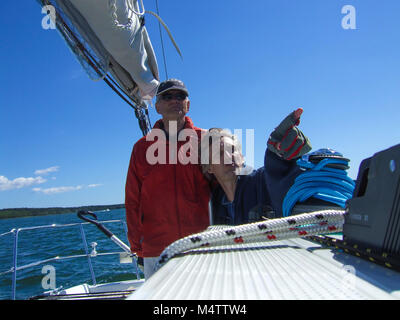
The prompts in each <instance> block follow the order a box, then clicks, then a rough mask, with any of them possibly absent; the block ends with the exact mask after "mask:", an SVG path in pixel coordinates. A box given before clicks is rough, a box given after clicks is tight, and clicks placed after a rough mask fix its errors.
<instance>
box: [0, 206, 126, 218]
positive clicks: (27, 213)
mask: <svg viewBox="0 0 400 320" xmlns="http://www.w3.org/2000/svg"><path fill="white" fill-rule="evenodd" d="M121 208H125V205H124V204H113V205H97V206H81V207H53V208H11V209H0V219H8V218H22V217H35V216H45V215H49V214H61V213H72V212H78V211H79V210H85V211H100V210H107V209H110V210H113V209H121Z"/></svg>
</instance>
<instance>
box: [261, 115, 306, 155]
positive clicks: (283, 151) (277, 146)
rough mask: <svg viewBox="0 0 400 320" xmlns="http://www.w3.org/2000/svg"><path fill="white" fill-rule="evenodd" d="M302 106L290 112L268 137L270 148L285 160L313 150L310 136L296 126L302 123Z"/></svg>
mask: <svg viewBox="0 0 400 320" xmlns="http://www.w3.org/2000/svg"><path fill="white" fill-rule="evenodd" d="M302 113H303V109H302V108H298V109H297V110H295V111H293V112H292V113H291V114H289V115H288V116H287V117H286V118H285V119H283V121H282V122H281V123H280V124H279V126H277V127H276V128H275V130H274V131H273V132H272V133H271V135H270V137H269V139H268V149H269V150H271V151H272V152H274V153H276V154H277V155H278V156H280V157H282V158H284V159H285V160H292V159H296V158H298V157H301V156H302V155H304V154H306V153H307V152H309V151H310V150H311V144H310V141H309V140H308V138H307V137H306V136H305V135H304V134H303V132H301V131H300V129H298V128H297V127H296V126H298V125H299V123H300V116H301V114H302Z"/></svg>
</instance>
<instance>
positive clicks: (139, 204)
mask: <svg viewBox="0 0 400 320" xmlns="http://www.w3.org/2000/svg"><path fill="white" fill-rule="evenodd" d="M188 96H189V93H188V90H187V89H186V87H185V85H184V84H183V82H182V81H180V80H177V79H169V80H166V81H164V82H162V83H161V84H160V86H159V87H158V90H157V97H156V104H155V107H156V111H157V113H159V114H160V115H161V116H162V119H160V120H158V121H157V122H156V123H155V125H154V127H153V129H152V130H151V132H150V133H149V134H147V135H146V136H145V137H143V138H141V139H140V140H139V141H137V142H136V144H135V145H134V147H133V151H132V155H131V159H130V164H129V170H128V175H127V180H126V186H125V207H126V219H127V225H128V239H129V243H130V246H131V251H132V252H134V253H136V254H137V255H138V256H139V257H143V260H144V273H145V278H149V277H150V276H151V275H152V273H153V268H154V264H155V263H156V261H157V259H158V256H159V255H160V254H161V252H162V251H163V250H164V249H165V248H166V247H167V246H168V245H169V244H171V243H172V242H174V241H176V240H178V239H180V238H182V237H185V236H187V235H189V234H193V233H197V232H201V231H203V230H204V229H206V228H207V227H208V225H209V221H210V220H209V212H208V208H209V207H208V204H209V199H210V189H209V184H208V181H207V180H206V179H205V178H204V176H203V174H202V171H201V168H200V165H199V164H198V163H197V161H190V159H192V160H193V159H197V150H198V149H197V145H198V143H199V142H198V141H201V132H202V129H200V128H197V127H195V126H194V125H193V122H192V120H191V119H190V118H189V117H187V116H186V114H187V112H188V111H189V107H190V101H189V98H188Z"/></svg>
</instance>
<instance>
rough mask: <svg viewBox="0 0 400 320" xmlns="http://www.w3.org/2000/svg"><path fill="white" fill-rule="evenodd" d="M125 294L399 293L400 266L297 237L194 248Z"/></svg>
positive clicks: (194, 296) (311, 295)
mask: <svg viewBox="0 0 400 320" xmlns="http://www.w3.org/2000/svg"><path fill="white" fill-rule="evenodd" d="M128 299H130V300H136V299H146V300H147V299H150V300H152V299H157V300H163V299H165V300H238V299H239V300H270V299H271V300H273V299H277V300H285V299H290V300H293V299H296V300H299V299H300V300H301V299H304V300H312V299H319V300H321V299H329V300H332V299H344V300H347V299H355V300H361V299H400V272H397V271H394V270H391V269H389V268H386V267H383V266H380V265H377V264H375V263H372V262H369V261H367V260H364V259H361V258H359V257H357V256H354V255H350V254H347V253H344V252H343V250H341V249H336V248H334V247H329V246H326V245H323V244H320V243H318V242H314V241H310V240H305V239H302V238H296V239H290V240H281V241H274V242H268V243H253V244H246V245H245V244H239V245H234V246H221V247H214V248H201V249H196V250H192V251H190V252H189V253H187V254H185V255H183V256H180V257H175V258H173V259H171V260H170V261H168V262H167V263H166V264H165V265H164V266H163V267H161V268H160V269H159V270H158V271H157V272H156V273H155V274H154V275H153V276H152V277H151V278H150V279H148V280H146V282H145V283H144V284H143V285H142V286H141V287H140V288H139V289H138V290H136V291H135V292H134V293H133V294H131V295H130V296H129V297H128Z"/></svg>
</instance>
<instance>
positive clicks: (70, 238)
mask: <svg viewBox="0 0 400 320" xmlns="http://www.w3.org/2000/svg"><path fill="white" fill-rule="evenodd" d="M96 215H97V218H98V221H113V220H120V221H117V222H110V223H104V225H105V226H106V227H107V229H109V230H110V231H111V232H112V233H114V235H116V236H117V237H118V238H119V239H120V240H122V241H123V242H125V243H126V244H127V245H129V244H128V240H127V236H126V222H125V209H116V210H110V211H103V212H96ZM81 223H84V221H82V220H81V219H79V218H78V217H77V215H76V213H68V214H56V215H47V216H39V217H25V218H11V219H2V220H0V235H2V234H4V233H7V232H8V231H10V230H12V229H18V228H26V227H34V226H49V225H53V224H56V225H65V224H74V225H72V226H65V227H56V228H43V229H34V230H21V231H20V232H19V233H18V251H17V267H18V268H19V267H21V266H26V265H29V264H31V263H35V262H37V261H43V263H41V264H39V265H32V266H30V267H27V268H24V269H22V270H18V269H17V281H16V296H15V298H16V299H18V300H20V299H21V300H22V299H29V298H30V297H32V296H35V295H39V294H41V293H43V292H45V291H49V290H51V289H52V288H53V287H56V288H60V287H62V288H63V289H67V288H69V287H72V286H75V285H79V284H82V283H87V284H89V285H90V284H93V278H92V275H91V272H90V268H89V263H88V257H87V255H86V251H85V244H84V242H83V241H82V234H81V231H80V226H81ZM75 224H76V225H75ZM82 227H83V230H84V235H85V238H86V243H87V247H88V252H89V253H92V252H93V245H92V244H93V243H96V244H97V245H95V250H96V252H97V253H98V255H96V256H93V257H90V261H91V264H92V266H93V271H94V274H95V280H94V281H95V282H96V283H97V284H101V283H107V282H114V281H124V280H131V279H136V265H135V263H134V262H133V263H127V264H121V263H120V260H119V254H118V253H121V252H122V251H123V250H122V249H121V248H120V247H118V246H117V245H116V244H115V243H114V242H112V241H111V240H110V239H109V238H108V237H106V236H105V235H104V234H103V233H102V232H101V231H100V230H99V229H98V228H97V227H96V226H94V225H93V224H88V223H84V224H82ZM13 247H14V233H9V234H6V235H4V236H1V237H0V299H1V300H5V299H12V298H13V294H12V278H13V273H12V272H9V271H10V270H12V267H13V261H14V260H13V256H14V255H13ZM105 252H112V253H115V254H109V255H100V254H101V253H105ZM80 255H83V256H82V257H76V258H68V259H65V260H64V259H57V260H53V258H54V257H57V256H58V257H70V256H80ZM140 275H141V277H143V274H140ZM50 277H51V278H50ZM49 287H50V288H49Z"/></svg>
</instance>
